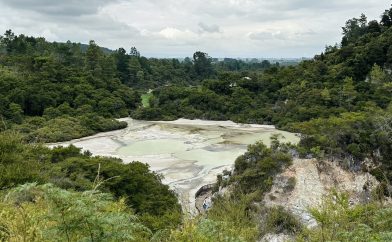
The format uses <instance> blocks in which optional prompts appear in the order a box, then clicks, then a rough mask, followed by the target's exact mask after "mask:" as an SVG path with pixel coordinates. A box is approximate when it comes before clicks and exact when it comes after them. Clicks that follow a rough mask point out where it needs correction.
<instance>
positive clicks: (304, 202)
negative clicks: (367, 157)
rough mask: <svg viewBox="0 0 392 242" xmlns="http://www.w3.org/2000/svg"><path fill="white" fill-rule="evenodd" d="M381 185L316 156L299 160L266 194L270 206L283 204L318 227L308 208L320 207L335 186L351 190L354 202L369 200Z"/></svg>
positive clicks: (278, 177)
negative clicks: (371, 194)
mask: <svg viewBox="0 0 392 242" xmlns="http://www.w3.org/2000/svg"><path fill="white" fill-rule="evenodd" d="M377 185H378V182H377V180H376V179H375V178H374V177H373V176H371V175H370V174H369V173H364V172H349V171H346V170H344V169H342V168H341V167H339V166H338V165H337V164H336V163H333V162H322V163H321V162H318V161H316V160H314V159H295V160H294V161H293V164H292V165H291V166H290V167H288V168H287V169H286V170H285V171H284V172H283V173H281V174H280V175H278V176H276V177H275V179H274V184H273V187H272V189H271V191H270V192H269V193H267V194H266V195H265V197H264V202H265V204H266V206H283V207H284V208H286V209H287V210H289V211H291V212H293V213H294V214H295V215H297V216H298V217H299V218H300V219H301V220H302V222H303V223H304V224H305V225H306V226H308V227H313V226H316V225H317V224H316V221H315V220H314V219H313V218H312V217H311V215H310V213H309V212H308V209H309V208H311V207H317V206H319V205H320V204H321V203H322V200H323V198H324V197H325V196H327V195H328V194H329V193H330V192H331V191H332V190H333V189H336V190H338V191H342V192H347V193H348V194H349V195H350V205H355V204H358V203H362V202H366V201H367V200H369V199H370V192H369V191H371V190H372V189H373V188H374V187H375V186H377Z"/></svg>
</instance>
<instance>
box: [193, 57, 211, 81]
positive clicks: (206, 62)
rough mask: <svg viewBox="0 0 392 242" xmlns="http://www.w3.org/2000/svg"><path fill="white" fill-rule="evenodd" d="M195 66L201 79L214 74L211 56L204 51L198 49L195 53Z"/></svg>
mask: <svg viewBox="0 0 392 242" xmlns="http://www.w3.org/2000/svg"><path fill="white" fill-rule="evenodd" d="M193 66H194V69H195V72H196V75H197V76H198V78H199V79H205V78H208V77H210V76H212V75H213V72H214V70H213V67H212V65H211V57H209V56H208V54H206V53H204V52H201V51H197V52H195V53H194V54H193Z"/></svg>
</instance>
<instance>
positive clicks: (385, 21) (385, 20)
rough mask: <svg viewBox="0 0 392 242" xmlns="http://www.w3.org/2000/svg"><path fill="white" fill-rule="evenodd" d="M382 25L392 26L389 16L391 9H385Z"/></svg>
mask: <svg viewBox="0 0 392 242" xmlns="http://www.w3.org/2000/svg"><path fill="white" fill-rule="evenodd" d="M381 25H382V26H385V27H391V26H392V20H391V18H390V16H389V10H385V12H384V13H383V14H382V15H381Z"/></svg>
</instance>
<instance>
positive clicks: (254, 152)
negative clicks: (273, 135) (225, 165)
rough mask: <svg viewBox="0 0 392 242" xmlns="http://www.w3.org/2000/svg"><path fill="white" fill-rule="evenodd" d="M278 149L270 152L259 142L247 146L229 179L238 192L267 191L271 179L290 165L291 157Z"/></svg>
mask: <svg viewBox="0 0 392 242" xmlns="http://www.w3.org/2000/svg"><path fill="white" fill-rule="evenodd" d="M279 147H280V146H279V144H278V145H277V146H275V150H272V149H270V148H267V146H265V145H264V144H263V143H261V142H257V143H256V144H254V145H249V146H248V151H247V152H246V153H245V154H244V155H241V156H239V157H238V158H237V159H236V161H235V165H234V175H233V176H232V177H231V179H230V180H231V182H232V183H234V184H235V186H236V189H237V190H238V191H241V192H245V193H251V192H255V191H259V192H266V191H269V189H270V188H271V186H272V179H273V177H274V176H275V175H276V174H277V173H279V172H280V171H281V170H282V168H283V167H285V166H288V165H290V163H291V156H290V155H289V154H287V153H286V152H284V151H280V150H279Z"/></svg>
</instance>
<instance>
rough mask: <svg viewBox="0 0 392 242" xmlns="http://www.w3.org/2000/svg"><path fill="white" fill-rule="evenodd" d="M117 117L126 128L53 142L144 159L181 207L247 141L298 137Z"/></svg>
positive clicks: (225, 125) (216, 124) (258, 128)
mask: <svg viewBox="0 0 392 242" xmlns="http://www.w3.org/2000/svg"><path fill="white" fill-rule="evenodd" d="M122 120H123V121H126V122H128V128H126V129H123V130H118V131H113V132H107V133H100V134H97V135H94V136H91V137H86V138H83V139H78V140H72V141H69V142H64V143H59V144H55V145H68V144H74V145H75V146H77V147H81V148H83V149H84V150H89V151H91V152H92V153H93V154H94V155H105V156H114V157H118V158H121V159H123V161H124V162H132V161H140V162H143V163H148V164H149V165H150V167H151V169H152V170H154V171H156V172H159V173H161V174H163V175H164V177H165V178H164V180H163V182H164V183H166V184H169V185H170V186H171V187H172V188H173V189H174V190H175V191H176V192H177V193H178V194H179V196H180V199H181V200H182V203H183V205H185V206H188V205H189V206H192V204H193V202H194V194H195V192H196V191H197V189H199V188H200V187H201V186H203V185H206V184H210V183H213V182H214V181H215V179H216V175H217V174H219V173H220V172H222V171H223V170H225V169H228V170H230V169H231V168H232V166H233V164H234V161H235V159H236V158H237V157H238V156H239V155H241V154H243V153H244V152H245V151H246V147H247V145H249V144H253V143H255V142H257V141H259V140H260V141H263V142H264V143H265V144H266V145H270V137H271V135H273V134H281V135H282V138H281V141H283V142H291V143H297V142H298V141H299V138H298V137H297V136H296V135H295V134H292V133H288V132H285V131H280V130H277V129H275V128H274V127H273V126H266V125H245V124H244V125H242V124H236V123H233V122H231V121H203V120H186V119H179V120H176V121H170V122H164V121H159V122H150V121H139V120H133V119H131V118H126V119H122Z"/></svg>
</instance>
